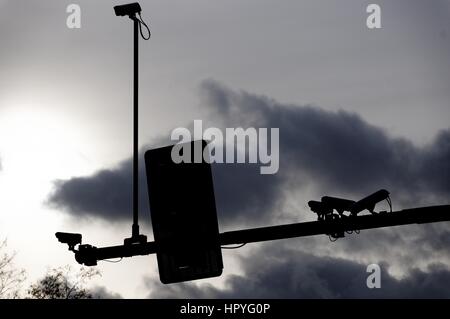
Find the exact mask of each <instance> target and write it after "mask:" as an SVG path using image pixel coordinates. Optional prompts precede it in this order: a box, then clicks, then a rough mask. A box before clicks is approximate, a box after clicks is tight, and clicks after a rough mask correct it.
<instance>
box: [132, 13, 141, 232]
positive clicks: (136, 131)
mask: <svg viewBox="0 0 450 319" xmlns="http://www.w3.org/2000/svg"><path fill="white" fill-rule="evenodd" d="M133 22H134V80H133V86H134V88H133V227H132V238H138V237H139V161H138V152H139V150H138V136H139V120H138V111H139V91H138V88H139V74H138V70H139V30H138V29H139V21H138V19H137V17H136V16H134V18H133Z"/></svg>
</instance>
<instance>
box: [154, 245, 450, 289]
mask: <svg viewBox="0 0 450 319" xmlns="http://www.w3.org/2000/svg"><path fill="white" fill-rule="evenodd" d="M242 261H243V263H244V273H243V275H231V276H229V277H228V278H227V279H226V282H225V288H224V289H218V288H215V287H213V286H211V285H210V284H200V285H195V284H193V283H181V284H172V285H162V284H160V283H159V282H158V281H157V280H156V279H155V280H149V281H148V282H147V286H148V288H149V290H150V291H151V293H150V295H149V297H150V298H175V297H177V298H449V297H450V286H449V285H448V282H449V280H450V271H449V270H448V269H447V268H445V267H443V266H441V265H434V266H432V267H431V268H430V269H429V270H428V271H426V272H424V271H421V270H418V269H414V270H412V271H411V272H410V273H409V274H408V275H407V276H406V277H405V278H404V279H401V280H399V279H396V278H394V277H392V276H391V275H390V274H389V272H388V265H386V264H384V265H383V264H382V265H380V267H381V288H380V289H369V288H368V287H367V285H366V281H367V277H368V276H369V275H370V273H368V272H367V265H363V264H360V263H356V262H352V261H349V260H345V259H339V258H331V257H317V256H314V255H312V254H307V253H302V252H298V251H295V250H287V249H277V250H271V249H265V250H263V251H259V252H257V253H255V254H252V255H251V256H247V257H245V258H243V260H242Z"/></svg>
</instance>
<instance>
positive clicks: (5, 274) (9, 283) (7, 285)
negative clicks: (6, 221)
mask: <svg viewBox="0 0 450 319" xmlns="http://www.w3.org/2000/svg"><path fill="white" fill-rule="evenodd" d="M15 257H16V253H8V252H7V242H6V239H5V240H3V241H1V242H0V299H13V298H14V299H15V298H20V291H21V288H22V283H23V282H24V281H25V278H26V273H25V270H24V269H18V268H16V266H15V265H14V258H15Z"/></svg>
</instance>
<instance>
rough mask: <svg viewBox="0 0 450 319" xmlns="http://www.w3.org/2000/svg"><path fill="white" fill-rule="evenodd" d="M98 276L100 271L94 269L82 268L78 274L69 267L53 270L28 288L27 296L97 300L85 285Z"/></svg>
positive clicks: (33, 297) (34, 297)
mask: <svg viewBox="0 0 450 319" xmlns="http://www.w3.org/2000/svg"><path fill="white" fill-rule="evenodd" d="M99 275H100V271H98V270H96V269H94V268H85V267H82V268H80V270H79V271H78V272H73V271H72V268H71V267H70V266H66V267H59V268H53V269H51V270H49V272H48V273H47V274H46V275H45V276H44V278H42V279H40V280H38V281H37V282H36V283H35V284H32V285H31V286H30V288H29V289H28V295H29V298H32V299H92V298H97V296H95V295H94V294H93V293H92V292H91V291H90V290H89V289H88V288H86V286H85V285H86V283H87V282H88V281H89V280H91V279H92V278H93V277H95V276H99Z"/></svg>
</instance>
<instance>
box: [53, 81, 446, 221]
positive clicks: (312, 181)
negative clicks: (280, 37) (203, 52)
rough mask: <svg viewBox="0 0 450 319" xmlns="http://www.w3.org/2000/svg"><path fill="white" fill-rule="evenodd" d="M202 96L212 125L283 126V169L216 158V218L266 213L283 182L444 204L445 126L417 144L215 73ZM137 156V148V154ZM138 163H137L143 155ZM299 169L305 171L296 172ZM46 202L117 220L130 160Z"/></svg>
mask: <svg viewBox="0 0 450 319" xmlns="http://www.w3.org/2000/svg"><path fill="white" fill-rule="evenodd" d="M201 92H202V98H203V100H202V102H203V105H204V106H205V107H207V108H208V110H209V111H210V112H211V114H210V117H209V119H211V123H212V124H214V125H216V126H220V125H222V126H226V127H240V126H242V127H248V126H253V127H268V128H273V127H276V128H280V171H279V172H278V174H276V175H273V176H270V175H260V174H259V170H258V167H256V165H242V164H234V165H229V164H227V165H220V164H218V165H215V166H214V168H213V170H214V185H215V189H216V197H217V202H218V211H219V216H220V218H221V221H223V222H225V223H226V222H228V221H230V220H243V221H245V220H247V221H249V220H253V221H264V220H265V219H268V218H270V217H271V216H272V214H273V210H274V207H275V205H276V204H277V203H278V202H279V201H280V200H282V198H283V197H282V194H283V193H284V191H285V190H286V188H288V187H308V186H310V185H314V186H315V187H317V188H318V189H320V190H321V191H322V192H323V194H330V195H332V194H334V195H341V194H346V195H348V194H350V195H351V196H353V197H355V198H358V197H360V196H363V195H365V194H367V193H370V192H372V191H375V190H377V189H379V188H387V189H389V190H390V191H391V192H392V197H393V198H394V201H397V202H400V203H402V204H405V205H406V204H407V205H420V204H422V203H425V202H427V201H430V198H431V199H432V200H433V201H434V202H433V204H440V203H442V204H445V202H441V201H445V200H448V198H449V194H450V170H449V168H450V130H447V131H442V132H440V133H439V134H438V136H437V137H436V138H435V140H434V142H433V143H431V144H430V145H427V146H424V147H417V146H415V145H414V144H413V143H412V142H410V141H409V140H407V139H401V138H393V137H391V136H389V135H388V134H387V133H386V132H385V131H383V130H382V129H380V128H378V127H376V126H373V125H371V124H369V123H367V122H366V121H364V120H363V119H362V118H361V117H360V116H358V115H357V114H355V113H350V112H346V111H342V110H341V111H338V112H330V111H325V110H322V109H320V108H318V107H313V106H300V105H290V104H282V103H279V102H277V101H275V100H273V99H270V98H268V97H265V96H258V95H255V94H250V93H247V92H245V91H239V92H237V91H233V90H230V89H229V88H226V87H224V86H223V85H221V84H219V83H217V82H215V81H213V80H208V81H205V82H204V83H203V84H202V86H201ZM141 158H142V156H141ZM141 164H142V163H141ZM142 166H143V165H141V173H140V184H141V185H142V187H141V193H140V196H141V208H142V209H143V210H144V213H145V212H148V204H147V190H146V183H145V172H144V170H143V169H142ZM297 176H302V178H299V177H297ZM49 203H50V204H51V205H54V206H56V207H58V208H62V209H65V210H67V211H68V212H70V213H71V214H75V215H77V216H85V217H87V216H96V217H101V218H106V219H108V220H121V219H126V218H128V217H129V216H130V212H131V161H130V160H126V161H124V162H123V163H121V164H120V165H119V166H117V167H116V168H114V169H108V170H102V171H99V172H98V173H96V174H94V175H92V176H88V177H76V178H72V179H69V180H66V181H59V182H58V183H57V184H56V188H55V191H54V193H53V194H52V195H51V196H50V198H49Z"/></svg>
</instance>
